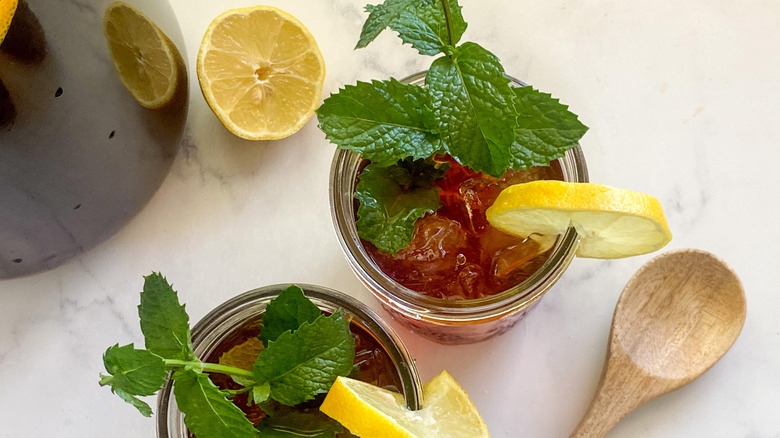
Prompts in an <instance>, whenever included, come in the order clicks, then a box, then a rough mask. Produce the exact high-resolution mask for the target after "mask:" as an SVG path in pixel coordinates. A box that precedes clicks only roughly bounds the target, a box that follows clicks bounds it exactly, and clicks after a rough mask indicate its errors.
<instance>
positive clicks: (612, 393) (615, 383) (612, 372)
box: [570, 343, 661, 438]
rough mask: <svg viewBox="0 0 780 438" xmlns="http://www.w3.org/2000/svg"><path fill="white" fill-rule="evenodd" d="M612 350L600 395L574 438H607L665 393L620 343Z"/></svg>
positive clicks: (572, 436)
mask: <svg viewBox="0 0 780 438" xmlns="http://www.w3.org/2000/svg"><path fill="white" fill-rule="evenodd" d="M610 349H611V352H610V354H609V359H608V361H607V364H606V365H605V366H606V370H605V371H604V374H603V375H602V377H601V381H600V382H599V386H598V388H597V389H596V395H595V396H594V397H593V401H592V402H591V403H590V407H588V411H587V412H586V413H585V415H584V416H583V417H582V420H581V421H580V424H579V425H578V426H577V428H576V429H574V432H572V434H571V435H570V438H600V437H603V436H604V435H606V434H607V432H609V431H610V429H612V428H613V427H614V426H615V425H616V424H617V423H618V422H619V421H620V420H621V419H622V418H623V417H625V416H626V415H627V414H629V413H630V412H631V411H633V410H634V409H636V408H637V407H639V406H640V405H642V404H643V403H645V402H647V401H649V400H650V399H652V398H655V397H656V396H657V395H658V394H659V393H660V392H661V391H659V388H657V385H656V384H655V382H654V381H653V379H651V378H648V376H647V374H646V373H645V372H643V371H642V370H641V369H639V368H638V367H637V366H636V365H635V364H634V363H633V362H632V361H631V360H630V359H629V358H628V357H627V355H626V354H625V352H624V351H623V349H622V348H621V347H620V345H619V344H616V343H612V345H611V346H610Z"/></svg>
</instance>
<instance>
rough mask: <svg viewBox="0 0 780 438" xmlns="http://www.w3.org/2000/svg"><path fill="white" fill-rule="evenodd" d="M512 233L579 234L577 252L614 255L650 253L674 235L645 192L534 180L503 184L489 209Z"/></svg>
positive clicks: (655, 201) (501, 226)
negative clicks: (569, 229)
mask: <svg viewBox="0 0 780 438" xmlns="http://www.w3.org/2000/svg"><path fill="white" fill-rule="evenodd" d="M486 215H487V219H488V221H489V222H490V224H491V225H493V226H494V227H496V228H498V229H499V230H501V231H504V232H506V233H509V234H513V235H517V236H523V237H527V236H530V235H531V234H543V235H556V234H562V233H564V232H565V231H566V230H567V229H568V228H569V227H570V226H572V227H574V228H575V229H576V230H577V233H578V234H579V239H580V241H579V246H578V248H577V256H579V257H590V258H602V259H614V258H621V257H630V256H635V255H640V254H646V253H649V252H653V251H656V250H658V249H660V248H662V247H663V246H665V245H666V244H667V243H669V241H670V240H671V239H672V233H671V231H669V225H668V224H667V223H666V216H665V215H664V211H663V207H662V206H661V203H660V202H659V201H658V199H656V198H654V197H652V196H650V195H646V194H644V193H639V192H634V191H631V190H624V189H619V188H615V187H609V186H605V185H601V184H591V183H569V182H563V181H532V182H528V183H524V184H517V185H514V186H510V187H507V188H506V189H504V190H503V191H502V192H501V193H500V194H499V195H498V198H496V201H495V203H493V205H492V206H491V207H490V208H488V209H487V211H486Z"/></svg>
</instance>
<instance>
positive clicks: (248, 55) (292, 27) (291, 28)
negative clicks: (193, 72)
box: [197, 6, 325, 140]
mask: <svg viewBox="0 0 780 438" xmlns="http://www.w3.org/2000/svg"><path fill="white" fill-rule="evenodd" d="M197 70H198V81H199V83H200V89H201V91H202V92H203V96H204V97H205V98H206V102H207V103H208V105H209V107H211V110H212V111H214V114H215V115H216V116H217V117H218V118H219V120H220V121H221V122H222V124H224V125H225V127H226V128H227V129H228V130H230V132H232V133H233V134H235V135H237V136H239V137H241V138H245V139H248V140H273V139H279V138H284V137H287V136H290V135H292V134H294V133H295V132H297V131H298V130H299V129H300V128H301V127H303V125H304V124H305V123H306V122H307V121H308V120H309V119H310V118H311V116H312V115H313V114H314V110H315V108H316V107H317V105H318V104H319V101H320V96H321V94H322V83H323V81H324V79H325V62H324V61H323V59H322V54H321V53H320V49H319V47H317V42H316V41H315V40H314V37H313V36H312V35H311V33H310V32H309V31H308V29H306V27H305V26H304V25H303V24H302V23H301V22H300V21H298V20H297V19H296V18H295V17H293V16H291V15H290V14H288V13H286V12H284V11H282V10H280V9H277V8H274V7H271V6H253V7H248V8H242V9H235V10H231V11H227V12H225V13H223V14H222V15H220V16H218V17H217V18H215V19H214V21H212V22H211V25H209V27H208V30H206V34H205V35H204V36H203V42H202V43H201V46H200V51H199V52H198V60H197Z"/></svg>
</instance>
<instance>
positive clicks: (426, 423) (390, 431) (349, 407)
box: [320, 371, 490, 438]
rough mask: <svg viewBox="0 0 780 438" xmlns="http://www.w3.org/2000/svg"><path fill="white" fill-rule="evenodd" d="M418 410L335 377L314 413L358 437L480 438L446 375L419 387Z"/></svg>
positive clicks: (464, 397) (467, 402)
mask: <svg viewBox="0 0 780 438" xmlns="http://www.w3.org/2000/svg"><path fill="white" fill-rule="evenodd" d="M423 400H424V407H423V408H422V409H421V410H419V411H410V410H409V409H407V408H406V403H405V402H404V398H403V396H402V395H401V394H398V393H396V392H392V391H388V390H386V389H383V388H379V387H376V386H374V385H370V384H368V383H365V382H361V381H359V380H354V379H350V378H347V377H339V378H338V379H336V381H335V382H334V383H333V386H332V387H331V389H330V391H328V395H327V396H326V397H325V401H324V402H323V403H322V405H321V406H320V410H321V411H322V412H324V413H325V414H326V415H328V416H329V417H331V418H333V419H334V420H336V421H338V422H339V423H341V424H342V425H343V426H344V427H346V428H347V429H349V431H350V432H352V433H353V434H355V435H357V436H359V437H361V438H486V437H490V433H488V429H487V426H486V425H485V422H484V421H483V420H482V417H481V416H480V415H479V411H477V408H476V407H475V406H474V403H473V402H472V401H471V399H470V398H469V396H468V394H466V391H464V390H463V388H461V387H460V385H458V383H457V382H456V381H455V379H453V378H452V376H450V375H449V374H448V373H447V372H446V371H444V372H442V373H441V374H439V375H438V376H436V377H434V378H433V379H432V380H431V381H430V382H428V383H427V384H426V385H425V386H424V387H423Z"/></svg>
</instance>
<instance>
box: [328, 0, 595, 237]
mask: <svg viewBox="0 0 780 438" xmlns="http://www.w3.org/2000/svg"><path fill="white" fill-rule="evenodd" d="M366 11H368V12H369V16H368V18H367V19H366V22H365V24H364V25H363V29H362V32H361V35H360V39H359V41H358V44H357V47H356V48H362V47H366V46H367V45H368V44H369V43H370V42H371V41H373V40H374V39H375V38H376V37H377V36H378V35H379V34H380V33H381V32H382V31H384V30H385V29H387V28H390V29H392V30H394V31H396V32H397V33H398V36H399V38H401V40H402V41H403V42H404V43H407V44H410V45H411V46H412V47H413V48H414V49H416V50H417V51H418V52H419V53H420V54H422V55H429V56H437V55H440V56H438V57H437V58H436V59H434V61H433V63H432V64H431V67H430V68H429V69H428V73H427V75H426V78H425V85H426V86H425V88H424V89H422V88H421V89H420V90H417V91H412V88H409V87H408V86H402V84H399V83H398V82H397V81H395V80H394V79H390V80H389V81H372V82H370V83H366V82H358V84H357V85H355V86H346V87H344V89H342V90H340V91H339V92H337V93H334V94H332V95H331V96H330V97H328V98H327V99H325V101H324V102H323V104H322V106H320V108H319V109H318V110H317V116H318V118H319V122H320V128H321V129H322V130H323V131H324V132H325V134H326V138H327V139H328V140H330V141H331V142H333V143H335V144H336V145H337V146H338V147H339V148H342V149H349V150H353V151H355V152H359V153H360V154H361V155H362V156H363V157H364V158H366V159H368V160H370V161H371V164H372V165H373V166H374V167H373V172H374V173H375V174H374V176H372V177H371V178H374V179H376V180H380V179H381V180H384V181H390V180H392V179H393V178H394V173H396V172H397V171H396V170H394V168H393V165H394V163H395V162H396V161H398V160H403V159H405V158H406V157H412V159H420V158H428V157H431V156H433V155H434V154H436V153H439V152H445V153H448V154H449V155H450V156H452V157H453V158H454V159H455V160H457V161H458V162H459V163H460V164H462V165H464V166H468V167H470V168H471V169H473V170H475V171H478V172H484V173H487V174H490V175H492V176H495V177H499V176H501V175H502V174H503V173H504V172H505V171H506V170H507V169H510V168H511V169H515V170H519V169H526V168H528V167H530V166H534V165H549V163H550V161H552V160H555V159H557V158H560V157H561V156H563V154H564V153H565V152H566V150H568V149H571V148H572V147H574V146H575V145H576V144H577V142H578V141H579V139H580V138H581V137H582V135H584V134H585V131H587V127H585V125H583V124H582V123H580V122H579V120H577V116H576V115H574V114H573V113H571V112H570V111H569V110H568V107H566V106H565V105H561V104H560V103H559V102H558V100H557V99H554V98H552V96H550V95H549V94H546V93H541V92H538V91H536V90H533V89H531V88H529V87H521V88H514V87H512V86H510V81H509V79H508V77H507V76H506V74H505V70H504V68H503V66H502V65H501V63H500V61H499V59H498V58H497V57H496V56H495V55H494V54H492V53H491V52H490V51H488V50H487V49H485V48H483V47H481V46H480V45H478V44H476V43H473V42H465V43H463V44H459V43H460V39H461V37H462V36H463V33H464V32H465V30H466V27H467V24H466V22H465V20H464V19H463V16H462V13H461V7H460V5H459V4H458V2H457V0H386V1H385V2H384V3H381V4H378V5H375V6H372V5H368V6H367V7H366ZM382 172H384V173H386V175H385V176H383V177H382V176H380V175H378V174H379V173H382ZM372 193H377V196H378V197H374V196H373V195H372ZM356 198H358V199H359V200H360V202H361V205H362V204H363V203H364V202H365V203H367V204H370V205H369V206H368V207H366V208H367V209H368V213H370V214H373V213H375V212H379V211H382V210H390V209H393V208H395V204H388V203H387V202H391V203H394V202H396V200H398V199H403V197H402V196H400V195H393V196H386V192H385V191H384V190H376V189H372V190H362V191H361V190H360V189H359V188H358V193H357V194H356ZM426 199H427V198H426ZM406 207H407V205H405V206H404V208H405V209H406ZM408 207H410V208H409V210H414V209H413V208H411V207H412V206H408ZM421 208H422V210H423V211H427V209H426V208H425V206H421ZM414 216H416V217H417V218H419V217H421V216H422V215H421V214H419V211H417V212H414V213H412V215H411V216H406V218H411V217H414ZM361 217H362V216H361ZM372 217H373V216H372ZM361 222H362V223H361ZM380 222H382V221H377V220H369V221H366V220H359V221H358V232H359V234H360V235H361V237H363V238H364V239H366V240H368V241H370V242H371V243H373V244H374V245H376V246H377V247H378V248H380V249H383V250H386V251H388V248H389V252H395V251H397V250H398V249H400V248H402V247H403V246H405V245H406V244H408V242H409V241H410V240H411V236H412V233H411V232H410V231H409V227H408V226H406V225H404V226H398V224H399V222H398V221H393V220H387V221H384V222H383V223H380Z"/></svg>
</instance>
